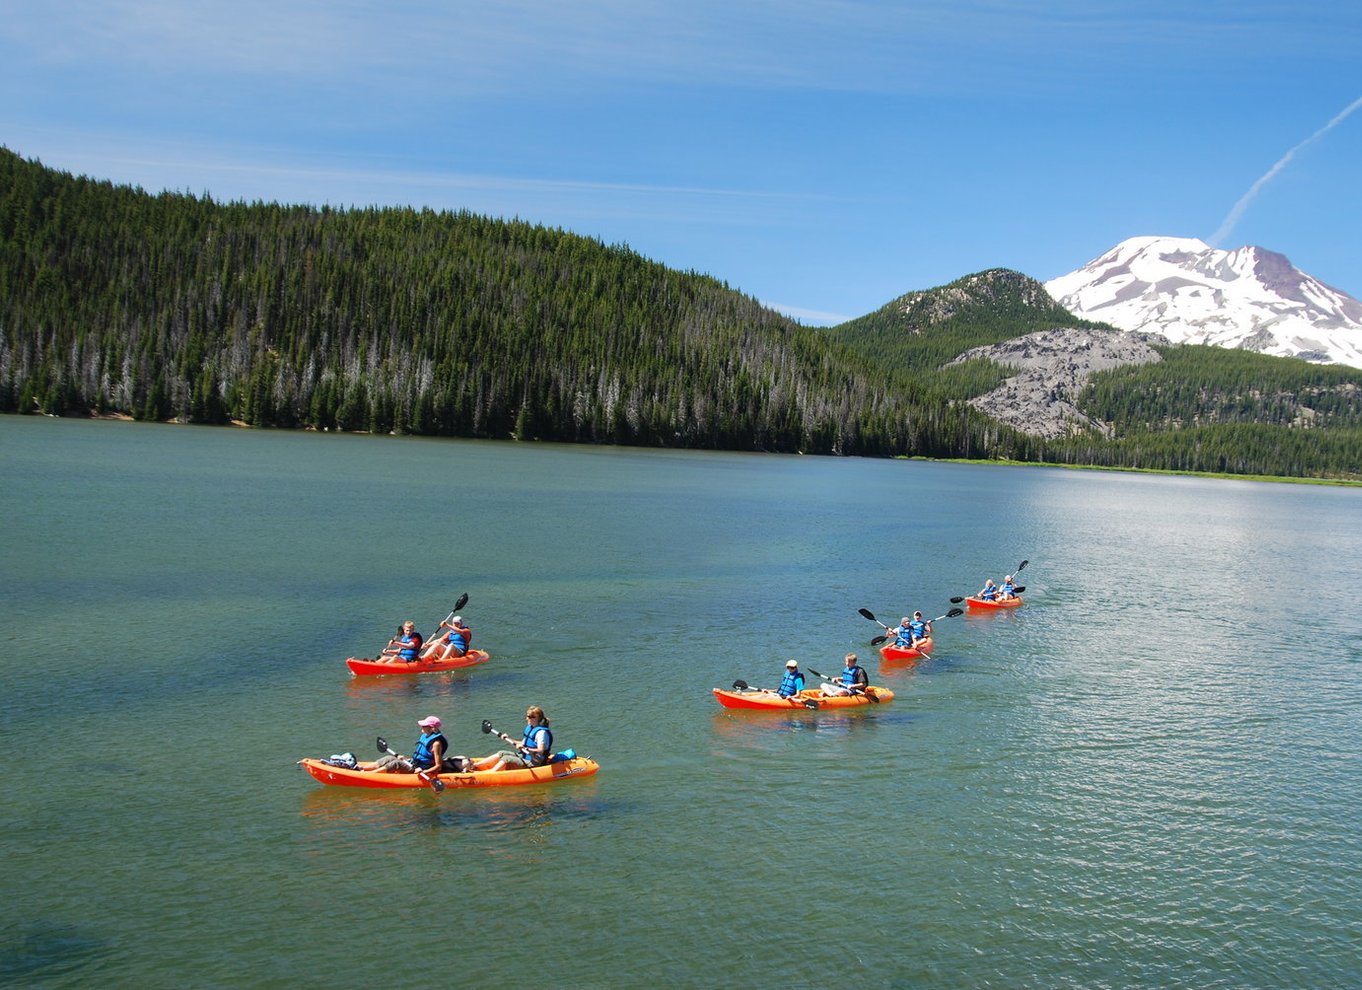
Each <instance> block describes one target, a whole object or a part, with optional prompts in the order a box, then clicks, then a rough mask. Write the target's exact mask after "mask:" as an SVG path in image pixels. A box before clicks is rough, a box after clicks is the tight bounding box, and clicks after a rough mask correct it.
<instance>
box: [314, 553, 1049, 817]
mask: <svg viewBox="0 0 1362 990" xmlns="http://www.w3.org/2000/svg"><path fill="white" fill-rule="evenodd" d="M1027 563H1028V561H1025V560H1023V561H1022V562H1021V563H1020V564H1018V565H1017V569H1016V571H1014V572H1013V573H1012V574H1008V575H1007V576H1006V577H1004V578H1003V580H1002V582H1001V583H996V584H995V583H994V581H993V580H992V579H991V578H990V579H989V580H988V581H986V582H985V583H984V586H983V587H982V588H980V589H979V590H978V591H977V592H975V593H974V594H973V595H969V596H967V597H966V596H961V597H956V598H952V599H950V601H951V603H952V604H963V605H964V606H965V608H968V609H974V610H978V611H981V612H982V611H988V610H992V609H1010V608H1017V607H1019V606H1020V605H1021V604H1022V598H1021V593H1022V592H1023V591H1025V590H1026V589H1025V588H1024V587H1022V586H1019V585H1017V584H1016V583H1015V582H1014V578H1015V576H1016V575H1017V574H1020V573H1021V571H1022V569H1023V568H1025V567H1026V565H1027ZM467 604H468V595H467V594H464V595H461V596H459V600H458V601H457V602H455V604H454V608H453V609H451V610H450V612H449V614H448V615H446V616H445V618H444V619H443V620H441V622H440V624H439V627H438V629H437V630H436V633H435V635H434V637H432V639H431V640H430V642H426V641H425V639H424V637H422V636H421V634H420V633H419V632H417V631H416V626H415V623H414V622H412V621H411V620H407V621H405V622H403V623H402V625H401V626H400V627H398V629H397V632H396V633H395V634H394V635H393V637H392V638H391V639H390V640H389V641H388V643H387V645H385V646H384V647H383V648H382V649H381V650H379V652H378V655H377V656H375V657H373V658H372V659H370V658H365V657H349V658H348V659H346V661H345V664H346V666H347V667H348V668H349V669H350V672H351V673H352V674H354V675H355V676H356V677H373V676H381V675H391V674H419V673H428V672H435V671H442V670H458V669H462V668H467V667H473V666H476V665H478V664H482V663H486V662H487V661H488V660H490V659H491V657H490V656H489V655H488V654H487V653H486V652H485V651H483V650H477V649H474V648H473V645H472V644H473V630H472V629H471V628H470V627H469V626H468V625H467V624H466V623H465V622H464V621H463V617H462V616H461V615H460V614H459V612H460V610H461V609H462V608H463V607H464V606H465V605H467ZM857 611H858V612H859V613H860V614H861V616H862V617H864V618H866V619H869V620H870V621H871V622H874V623H875V624H876V625H878V626H880V627H881V628H882V629H884V633H883V635H879V636H875V637H874V638H873V639H871V641H870V644H871V645H872V646H876V647H879V652H880V658H881V659H882V660H883V661H884V662H885V663H903V662H913V661H916V660H920V659H923V658H925V657H928V656H930V655H931V652H932V650H933V648H934V647H935V640H934V637H933V633H934V623H937V622H940V621H942V620H944V619H951V618H955V617H957V616H960V615H963V614H964V613H965V609H962V608H952V609H950V610H949V611H947V612H946V613H944V614H943V615H938V616H936V617H935V618H933V619H924V618H923V616H922V612H921V611H916V612H913V613H912V614H911V615H905V616H903V618H902V619H901V620H900V621H899V623H898V624H897V625H895V626H888V625H885V624H884V623H883V622H881V621H880V620H879V619H877V618H876V617H875V614H874V613H873V612H871V611H870V610H869V609H866V608H861V609H857ZM808 671H809V673H810V674H812V675H813V676H815V677H817V678H818V679H819V680H820V681H821V682H822V683H821V684H820V685H818V686H816V687H808V686H807V682H806V679H805V677H804V672H803V671H802V670H800V667H799V661H798V660H795V659H790V660H787V661H786V662H785V670H784V673H783V675H782V677H781V680H780V683H779V684H778V685H777V686H776V687H775V688H773V689H772V688H758V687H752V686H751V685H749V684H748V683H747V682H746V681H743V680H736V681H734V682H733V686H732V688H714V689H713V693H714V698H715V700H716V701H718V703H719V704H720V705H722V706H723V707H724V708H729V709H737V710H747V711H790V710H807V711H824V710H839V709H847V708H858V707H862V706H866V705H879V704H884V703H885V702H889V701H893V700H894V692H893V691H891V690H890V689H889V688H887V687H882V686H878V685H874V684H871V683H870V677H869V675H868V674H867V673H866V670H865V668H864V667H863V666H861V663H860V660H859V658H858V657H857V655H856V654H855V653H848V654H847V655H846V656H845V658H844V659H843V668H842V670H841V671H839V672H838V673H837V674H836V675H833V676H829V675H827V674H823V673H820V672H819V671H817V670H814V669H813V668H812V667H809V668H808ZM525 721H526V723H527V725H526V727H525V729H524V731H523V733H522V735H521V737H520V738H519V739H516V738H514V737H513V736H511V735H508V734H506V733H504V732H499V731H498V730H496V729H495V728H493V726H492V723H491V722H490V721H488V720H485V719H484V720H483V722H482V731H483V732H484V733H485V734H489V735H495V736H496V737H497V738H498V739H499V740H500V741H501V742H502V743H504V744H506V746H507V747H509V748H506V749H499V750H497V751H495V752H493V753H490V754H488V755H487V756H482V757H470V756H462V755H452V754H450V753H449V741H448V739H446V738H445V736H444V733H443V731H442V730H443V722H442V721H441V720H440V718H439V717H438V716H435V715H427V716H425V717H424V718H422V719H420V720H419V721H418V722H417V730H418V735H417V739H416V743H415V745H414V746H413V747H412V753H411V755H409V756H404V755H402V754H400V753H397V752H395V751H394V750H392V749H391V748H389V746H388V743H387V740H385V739H384V738H383V737H382V736H379V737H378V739H377V749H378V752H379V753H380V754H381V755H380V757H379V759H377V760H367V761H360V760H357V759H356V758H355V756H354V754H353V753H339V754H333V755H332V756H330V757H328V758H311V757H309V758H305V759H302V760H299V761H298V765H299V766H301V767H302V768H303V769H304V770H306V771H307V772H308V773H309V774H311V775H312V776H313V777H314V778H315V779H316V780H318V781H319V782H321V783H322V784H326V785H331V786H339V787H364V788H388V789H392V788H421V787H428V788H430V789H431V790H432V791H434V792H436V793H437V794H438V793H440V792H442V791H444V790H445V788H447V787H495V786H507V785H517V784H536V783H549V782H553V781H559V780H570V779H573V778H577V777H589V776H591V775H592V774H595V773H596V772H597V771H598V770H600V765H599V764H598V763H596V761H595V760H592V759H590V758H588V757H582V756H578V755H577V754H576V752H575V751H574V750H571V749H561V750H560V749H555V748H554V743H553V732H552V730H551V729H550V727H549V718H548V716H547V715H546V714H545V712H544V710H543V709H542V708H540V707H539V706H537V705H531V706H530V707H529V708H528V709H527V710H526V712H525Z"/></svg>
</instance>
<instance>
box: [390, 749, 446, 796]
mask: <svg viewBox="0 0 1362 990" xmlns="http://www.w3.org/2000/svg"><path fill="white" fill-rule="evenodd" d="M378 751H379V752H380V753H387V754H388V755H389V756H396V757H398V758H399V759H401V754H400V753H394V752H393V751H392V750H391V749H389V748H388V740H386V739H384V738H383V737H382V736H379V737H378ZM440 758H441V759H442V760H443V759H444V754H443V753H441V754H440ZM413 769H415V768H413ZM416 776H418V777H420V778H421V779H422V780H424V781H425V782H426V783H427V784H429V785H430V788H431V790H433V791H434V792H435V793H436V794H439V793H440V792H441V791H443V790H444V789H445V782H444V781H443V780H441V779H440V778H439V777H432V776H430V775H429V774H428V773H426V772H425V771H424V770H419V769H418V770H416Z"/></svg>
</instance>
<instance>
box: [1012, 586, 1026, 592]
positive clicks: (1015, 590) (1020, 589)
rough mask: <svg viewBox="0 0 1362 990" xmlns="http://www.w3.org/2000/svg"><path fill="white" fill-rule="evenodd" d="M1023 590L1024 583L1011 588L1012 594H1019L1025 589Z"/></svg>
mask: <svg viewBox="0 0 1362 990" xmlns="http://www.w3.org/2000/svg"><path fill="white" fill-rule="evenodd" d="M1025 590H1026V585H1024V584H1019V585H1017V586H1016V587H1015V588H1013V589H1012V594H1014V595H1020V594H1021V593H1022V592H1023V591H1025Z"/></svg>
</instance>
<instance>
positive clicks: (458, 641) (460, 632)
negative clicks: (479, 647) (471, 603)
mask: <svg viewBox="0 0 1362 990" xmlns="http://www.w3.org/2000/svg"><path fill="white" fill-rule="evenodd" d="M440 629H448V630H449V632H447V633H445V635H444V636H441V635H440V631H439V629H437V630H436V631H435V638H434V639H432V640H431V642H430V649H429V650H427V651H426V654H425V656H424V657H422V659H423V660H448V659H449V658H450V657H461V656H463V655H464V654H466V653H467V652H468V647H469V645H470V644H471V643H472V642H473V630H472V629H469V628H468V627H467V626H466V625H464V622H463V618H462V617H461V616H457V615H456V616H454V618H452V619H450V620H449V621H448V622H441V623H440Z"/></svg>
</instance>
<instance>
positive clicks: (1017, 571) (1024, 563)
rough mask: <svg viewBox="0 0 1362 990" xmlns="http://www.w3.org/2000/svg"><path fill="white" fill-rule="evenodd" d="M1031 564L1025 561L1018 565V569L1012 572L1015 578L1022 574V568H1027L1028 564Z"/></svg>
mask: <svg viewBox="0 0 1362 990" xmlns="http://www.w3.org/2000/svg"><path fill="white" fill-rule="evenodd" d="M1029 563H1031V561H1029V560H1023V561H1022V562H1021V563H1020V564H1018V565H1017V569H1016V570H1015V571H1013V572H1012V575H1013V577H1015V576H1016V575H1018V574H1020V573H1021V572H1022V568H1023V567H1025V566H1026V565H1027V564H1029Z"/></svg>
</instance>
